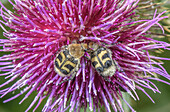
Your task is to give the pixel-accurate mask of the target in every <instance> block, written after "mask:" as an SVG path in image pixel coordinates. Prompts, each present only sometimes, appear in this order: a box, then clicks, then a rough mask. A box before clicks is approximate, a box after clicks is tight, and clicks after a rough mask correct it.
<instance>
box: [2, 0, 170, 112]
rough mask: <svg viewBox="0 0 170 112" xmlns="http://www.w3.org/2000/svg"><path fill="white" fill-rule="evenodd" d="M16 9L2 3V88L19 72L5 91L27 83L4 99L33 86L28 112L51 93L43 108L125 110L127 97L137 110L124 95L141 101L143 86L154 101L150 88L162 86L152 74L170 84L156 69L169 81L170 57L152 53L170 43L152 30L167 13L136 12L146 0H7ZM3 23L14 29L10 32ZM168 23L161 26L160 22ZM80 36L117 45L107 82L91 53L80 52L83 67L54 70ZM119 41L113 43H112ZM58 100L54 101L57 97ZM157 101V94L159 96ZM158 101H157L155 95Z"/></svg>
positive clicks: (27, 90) (79, 40) (28, 93)
mask: <svg viewBox="0 0 170 112" xmlns="http://www.w3.org/2000/svg"><path fill="white" fill-rule="evenodd" d="M8 1H9V2H10V3H11V4H12V5H13V7H14V10H15V11H14V12H12V11H10V10H8V9H7V8H6V7H5V6H4V5H3V4H1V14H0V16H1V17H2V18H3V20H0V22H1V24H0V25H1V28H2V29H4V36H5V37H6V39H0V46H2V47H3V48H2V49H1V50H0V51H1V52H11V54H5V55H3V56H1V57H0V61H1V62H0V65H2V66H1V67H0V70H1V71H4V73H1V76H6V77H5V78H6V79H9V80H8V81H6V82H5V83H4V84H1V85H0V87H3V86H5V85H7V84H9V83H10V82H13V81H14V80H15V79H16V78H18V77H19V78H20V79H19V80H18V81H16V82H15V83H14V84H13V85H12V86H11V87H8V88H6V89H3V90H1V91H0V93H1V94H2V96H1V97H3V96H5V95H6V94H8V93H10V92H13V91H15V90H16V89H18V88H23V87H24V89H23V90H22V91H21V92H20V93H18V94H17V95H16V96H14V97H12V98H9V99H7V100H5V101H4V102H8V101H11V100H13V99H15V98H17V97H18V96H20V95H22V94H23V93H27V94H26V95H25V97H24V98H23V100H22V101H21V102H20V103H22V102H23V101H24V100H25V99H27V98H28V97H29V95H30V94H31V93H32V92H33V91H37V96H36V97H35V99H34V100H33V101H32V103H31V105H30V106H29V107H28V109H27V110H26V111H28V110H29V109H30V108H31V107H32V106H33V105H34V104H35V103H36V102H38V103H37V106H36V107H35V109H34V111H35V110H36V109H37V107H38V106H39V104H41V102H42V101H43V99H44V98H46V97H48V99H47V101H46V104H45V105H44V108H43V110H42V111H44V112H47V111H66V110H67V109H69V111H70V112H71V111H73V110H74V111H77V110H78V111H80V109H81V108H84V109H85V111H86V109H87V108H89V109H90V110H91V111H94V112H95V111H97V109H100V108H101V107H102V106H103V107H104V108H105V110H106V111H107V112H111V109H113V110H114V111H116V112H117V111H124V110H123V107H122V103H121V102H122V101H121V100H123V101H124V102H125V103H126V104H127V105H128V106H129V107H130V108H131V110H132V111H134V110H133V108H132V107H131V106H130V105H129V104H128V102H127V101H126V100H125V98H124V97H123V96H122V92H121V91H125V92H127V93H128V94H129V95H130V96H131V97H132V98H133V99H134V100H139V97H138V95H137V93H136V90H137V89H138V90H141V91H143V93H145V94H146V95H147V96H148V97H149V98H150V99H151V100H152V98H151V97H150V96H149V95H148V94H147V93H146V92H145V90H144V88H148V89H151V90H152V91H153V92H160V91H159V90H158V88H157V87H156V85H155V84H154V83H152V82H151V81H152V80H158V81H161V82H164V83H167V84H170V83H168V82H165V81H163V80H161V79H158V78H157V77H156V75H160V76H163V77H165V78H167V79H169V80H170V76H169V75H168V73H167V72H166V70H165V69H164V68H163V67H162V64H163V63H162V62H160V61H157V60H169V59H168V58H161V57H156V56H153V55H151V53H150V51H156V50H157V49H166V50H169V48H168V47H169V46H170V44H168V43H166V42H162V41H158V40H154V38H150V37H149V36H148V35H150V32H148V30H149V29H150V28H151V27H152V26H155V25H158V26H160V27H161V25H160V24H159V23H158V22H159V21H160V20H162V19H164V18H167V17H166V16H162V15H163V14H164V13H165V12H162V13H159V14H158V13H157V10H156V11H155V13H154V14H153V18H152V19H141V18H140V16H139V15H137V13H136V12H137V11H140V10H138V9H137V7H138V3H139V2H140V0H41V1H40V0H14V3H13V2H11V1H10V0H8ZM4 26H7V27H9V28H10V29H11V30H9V31H7V30H6V29H5V28H4ZM161 29H162V27H161ZM74 40H77V42H78V43H89V42H95V43H97V44H99V45H100V46H103V47H106V46H107V45H111V46H110V47H108V49H110V50H111V54H112V59H113V60H115V61H116V63H117V67H116V68H119V69H120V70H118V69H117V70H116V72H115V74H113V76H112V77H110V76H108V77H107V80H109V81H106V80H105V79H104V78H103V77H102V76H101V75H100V74H99V73H98V72H97V71H96V70H95V68H94V67H92V64H91V61H90V60H87V59H86V56H88V55H89V53H87V52H86V53H85V54H84V56H83V57H81V59H80V68H79V69H78V71H77V72H76V76H75V77H74V78H73V79H72V80H69V81H66V82H64V83H62V84H60V83H61V82H62V81H64V80H66V79H68V78H70V77H61V76H60V74H57V73H56V72H55V70H54V60H55V53H56V52H57V51H60V50H61V47H62V46H65V45H69V44H71V43H72V41H74ZM112 44H114V45H112ZM53 99H54V100H53ZM152 101H153V100H152ZM153 102H154V101H153Z"/></svg>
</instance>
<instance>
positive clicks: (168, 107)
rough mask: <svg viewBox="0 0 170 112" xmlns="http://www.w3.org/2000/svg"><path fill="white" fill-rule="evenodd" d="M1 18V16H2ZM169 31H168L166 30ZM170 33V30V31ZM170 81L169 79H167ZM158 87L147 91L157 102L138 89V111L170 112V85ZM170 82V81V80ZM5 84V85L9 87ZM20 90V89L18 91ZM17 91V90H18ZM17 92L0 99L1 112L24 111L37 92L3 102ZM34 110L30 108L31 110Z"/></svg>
mask: <svg viewBox="0 0 170 112" xmlns="http://www.w3.org/2000/svg"><path fill="white" fill-rule="evenodd" d="M0 1H1V2H2V3H3V4H4V5H5V6H6V7H7V8H8V9H12V7H11V5H10V4H9V3H8V2H7V1H8V0H0ZM166 7H170V1H168V3H167V4H166ZM0 19H1V18H0ZM163 24H164V25H165V24H167V25H170V18H169V20H166V21H163ZM167 25H166V26H167ZM166 33H168V32H166ZM169 35H170V32H169ZM0 38H3V30H2V29H1V28H0ZM168 40H169V41H170V37H166V38H163V39H162V41H166V42H168V43H169V41H168ZM2 55H3V53H2V52H0V56H2ZM160 56H162V57H169V58H170V51H165V52H164V53H162V54H161V55H160ZM164 63H165V64H164V67H165V69H166V70H167V72H168V73H170V61H164ZM162 79H163V80H166V79H164V78H162ZM166 81H168V80H166ZM3 82H5V79H4V77H0V84H2V83H3ZM153 82H154V83H155V84H156V85H157V87H158V88H159V90H160V91H161V94H159V93H156V94H154V93H153V92H152V91H151V90H147V89H145V90H146V91H147V93H148V94H149V95H150V96H151V97H152V98H153V99H154V101H155V104H154V103H152V102H151V100H150V99H149V98H148V97H147V96H146V95H145V94H144V93H142V92H141V91H137V92H138V95H139V97H140V100H139V101H134V100H132V102H131V105H132V107H133V108H134V109H135V110H136V111H137V112H160V111H161V112H170V86H169V85H166V84H164V83H160V82H157V81H153ZM169 82H170V81H169ZM11 85H12V84H11ZM9 86H10V85H8V86H5V87H9ZM18 92H19V91H18ZM16 93H17V92H16ZM16 93H10V94H7V95H6V96H5V97H3V98H1V99H0V112H24V111H25V110H26V109H27V108H28V107H29V105H30V104H31V102H32V101H33V99H34V97H35V95H36V92H34V93H33V94H31V96H30V97H29V98H28V99H26V100H25V101H24V102H23V103H22V104H20V105H19V104H18V103H19V102H20V101H21V100H22V98H23V97H24V95H22V96H20V97H19V98H17V99H15V100H13V101H10V102H8V103H3V101H4V100H6V99H8V98H10V97H12V96H14V94H16ZM43 104H45V101H44V102H43V103H42V104H41V106H40V107H39V108H38V109H37V111H36V112H41V110H42V107H43ZM31 111H32V110H30V112H31Z"/></svg>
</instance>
